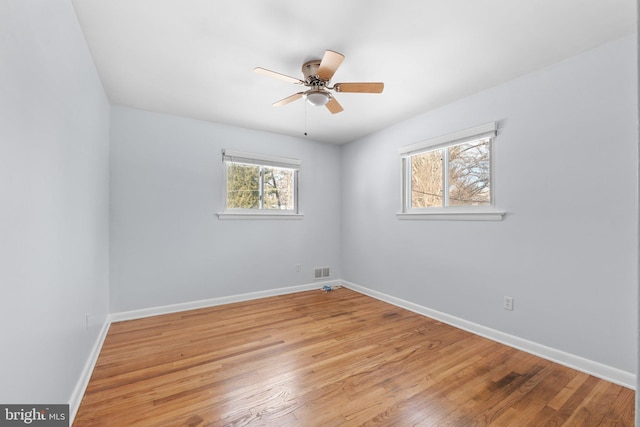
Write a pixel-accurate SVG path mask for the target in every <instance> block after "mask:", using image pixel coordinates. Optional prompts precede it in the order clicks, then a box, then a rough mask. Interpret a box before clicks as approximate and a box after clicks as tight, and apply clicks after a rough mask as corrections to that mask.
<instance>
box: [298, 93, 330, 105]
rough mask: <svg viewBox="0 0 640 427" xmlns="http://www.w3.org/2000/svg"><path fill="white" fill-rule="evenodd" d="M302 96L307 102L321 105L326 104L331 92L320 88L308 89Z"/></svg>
mask: <svg viewBox="0 0 640 427" xmlns="http://www.w3.org/2000/svg"><path fill="white" fill-rule="evenodd" d="M304 98H305V99H306V100H307V102H309V104H311V105H315V106H316V107H322V106H323V105H327V102H329V101H330V100H331V94H330V93H329V92H325V91H322V90H310V91H307V92H306V93H305V94H304Z"/></svg>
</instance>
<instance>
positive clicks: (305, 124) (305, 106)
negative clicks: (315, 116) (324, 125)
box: [304, 102, 307, 136]
mask: <svg viewBox="0 0 640 427" xmlns="http://www.w3.org/2000/svg"><path fill="white" fill-rule="evenodd" d="M304 136H307V103H306V102H305V103H304Z"/></svg>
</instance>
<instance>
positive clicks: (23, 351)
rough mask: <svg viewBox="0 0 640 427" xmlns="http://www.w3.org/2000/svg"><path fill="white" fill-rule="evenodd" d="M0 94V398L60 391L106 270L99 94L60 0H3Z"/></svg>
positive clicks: (103, 298) (94, 327) (71, 380)
mask: <svg viewBox="0 0 640 427" xmlns="http://www.w3.org/2000/svg"><path fill="white" fill-rule="evenodd" d="M0 94H1V95H0V290H1V292H0V337H1V340H2V344H1V347H2V350H1V351H0V402H2V403H30V402H31V403H66V402H68V401H69V398H70V395H71V393H72V391H73V388H74V386H75V384H76V381H77V380H78V378H79V376H80V372H81V371H82V368H83V367H84V364H85V362H86V360H87V358H88V355H89V352H90V350H91V348H92V347H93V345H94V342H95V340H96V337H97V334H98V332H99V328H100V327H101V326H102V323H103V322H104V320H105V318H106V315H107V313H108V282H109V276H108V274H109V267H108V265H109V259H108V244H109V231H108V226H109V222H108V212H109V207H108V203H109V195H108V193H109V176H108V173H109V169H108V161H109V105H108V102H107V99H106V97H105V95H104V92H103V90H102V86H101V84H100V82H99V79H98V76H97V73H96V71H95V68H94V65H93V62H92V60H91V57H90V55H89V51H88V49H87V46H86V44H85V40H84V37H83V34H82V32H81V30H80V26H79V25H78V22H77V19H76V16H75V13H74V11H73V8H72V6H71V3H70V2H69V1H67V0H46V1H44V0H42V1H28V2H26V1H24V0H3V1H2V3H1V4H0ZM87 313H88V314H90V326H89V328H88V329H87V328H86V326H85V315H86V314H87Z"/></svg>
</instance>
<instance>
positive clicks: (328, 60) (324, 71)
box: [253, 50, 384, 114]
mask: <svg viewBox="0 0 640 427" xmlns="http://www.w3.org/2000/svg"><path fill="white" fill-rule="evenodd" d="M343 60H344V55H342V54H340V53H338V52H334V51H332V50H327V51H325V52H324V56H323V57H322V60H319V59H314V60H312V61H307V62H305V63H304V64H303V65H302V75H303V76H304V80H301V79H298V78H295V77H290V76H287V75H285V74H281V73H277V72H275V71H271V70H267V69H266V68H261V67H256V68H254V70H253V71H255V72H256V73H259V74H264V75H266V76H271V77H275V78H278V79H281V80H284V81H287V82H290V83H294V84H297V85H304V86H306V87H307V88H309V89H307V90H306V91H304V92H298V93H295V94H293V95H291V96H288V97H286V98H284V99H281V100H280V101H277V102H274V103H273V106H274V107H280V106H282V105H286V104H288V103H290V102H293V101H295V100H297V99H300V98H304V99H306V100H307V102H308V103H309V104H311V105H315V106H322V105H324V106H326V107H327V109H328V110H329V111H330V112H331V113H332V114H336V113H339V112H341V111H343V110H344V109H343V108H342V105H340V103H338V101H337V100H336V98H335V97H334V95H333V94H332V93H331V92H329V91H330V90H331V91H335V92H352V93H381V92H382V90H383V89H384V83H381V82H376V83H364V82H361V83H335V84H334V85H333V86H330V81H331V78H332V77H333V75H334V74H335V72H336V70H337V69H338V67H339V66H340V64H342V61H343Z"/></svg>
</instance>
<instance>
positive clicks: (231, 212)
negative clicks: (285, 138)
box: [217, 149, 303, 219]
mask: <svg viewBox="0 0 640 427" xmlns="http://www.w3.org/2000/svg"><path fill="white" fill-rule="evenodd" d="M229 163H243V164H248V165H256V166H260V167H277V168H283V169H292V170H293V181H294V183H293V187H294V188H293V193H294V194H293V209H282V210H277V209H263V207H262V203H263V201H262V200H261V202H260V208H259V209H236V208H233V209H227V174H228V171H227V167H228V164H229ZM301 165H302V162H301V161H300V160H298V159H292V158H288V157H279V156H272V155H268V154H257V153H247V152H243V151H236V150H227V149H223V150H222V176H223V179H222V188H223V191H222V205H223V206H224V210H223V211H222V212H219V213H218V214H217V215H218V218H219V219H302V218H303V215H302V213H300V211H299V205H298V202H299V173H300V166H301ZM260 186H261V187H262V180H261V184H260ZM260 192H261V193H262V188H260ZM261 199H262V194H261Z"/></svg>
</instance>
